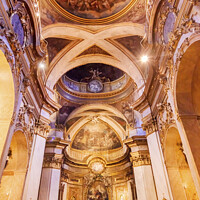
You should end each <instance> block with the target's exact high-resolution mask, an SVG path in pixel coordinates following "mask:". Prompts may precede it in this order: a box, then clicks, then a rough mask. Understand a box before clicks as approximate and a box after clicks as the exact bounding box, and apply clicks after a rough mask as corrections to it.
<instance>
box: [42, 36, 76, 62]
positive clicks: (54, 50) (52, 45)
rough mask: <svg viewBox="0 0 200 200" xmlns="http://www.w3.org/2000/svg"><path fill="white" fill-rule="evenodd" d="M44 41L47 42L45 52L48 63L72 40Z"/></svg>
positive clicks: (50, 39)
mask: <svg viewBox="0 0 200 200" xmlns="http://www.w3.org/2000/svg"><path fill="white" fill-rule="evenodd" d="M46 41H47V42H48V45H47V50H48V57H49V63H50V62H51V61H52V60H53V58H54V57H55V56H56V55H57V54H58V52H59V51H61V50H62V49H63V48H64V47H66V46H67V45H68V44H69V43H70V42H71V41H72V40H68V39H63V38H47V39H46Z"/></svg>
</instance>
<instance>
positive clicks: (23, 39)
mask: <svg viewBox="0 0 200 200" xmlns="http://www.w3.org/2000/svg"><path fill="white" fill-rule="evenodd" d="M10 20H11V24H12V26H13V29H14V32H15V34H16V36H17V39H18V41H19V43H20V45H21V47H22V48H24V47H26V46H28V45H29V44H30V38H31V34H32V32H33V30H32V26H31V21H30V17H29V15H28V12H27V10H26V7H25V4H24V3H22V2H18V3H17V4H16V6H15V8H14V10H13V11H12V12H11V13H10Z"/></svg>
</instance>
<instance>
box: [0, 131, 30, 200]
mask: <svg viewBox="0 0 200 200" xmlns="http://www.w3.org/2000/svg"><path fill="white" fill-rule="evenodd" d="M27 165H28V148H27V141H26V137H25V135H24V133H23V132H21V131H16V132H15V133H14V134H13V137H12V140H11V144H10V148H9V153H8V156H7V160H6V165H5V169H4V172H3V176H2V180H1V187H0V199H21V197H22V193H23V187H24V182H25V177H26V171H27Z"/></svg>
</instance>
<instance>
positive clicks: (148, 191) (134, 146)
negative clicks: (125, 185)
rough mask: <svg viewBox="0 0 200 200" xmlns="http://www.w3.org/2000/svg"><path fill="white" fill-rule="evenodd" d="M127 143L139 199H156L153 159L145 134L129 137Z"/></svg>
mask: <svg viewBox="0 0 200 200" xmlns="http://www.w3.org/2000/svg"><path fill="white" fill-rule="evenodd" d="M125 143H126V144H127V145H128V146H129V147H130V149H131V153H130V154H131V159H132V164H133V171H134V177H135V184H136V191H137V199H139V200H156V199H157V196H156V191H155V186H154V179H153V174H152V168H151V161H150V155H149V150H148V146H147V141H146V138H145V136H134V137H132V138H128V139H127V140H126V141H125Z"/></svg>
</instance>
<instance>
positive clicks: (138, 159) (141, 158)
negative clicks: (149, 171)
mask: <svg viewBox="0 0 200 200" xmlns="http://www.w3.org/2000/svg"><path fill="white" fill-rule="evenodd" d="M130 154H131V161H132V164H133V167H139V166H144V165H151V159H150V155H149V152H148V151H137V152H131V153H130Z"/></svg>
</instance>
